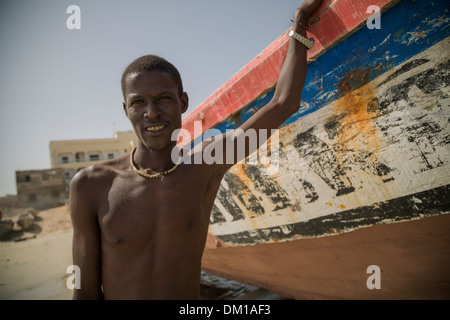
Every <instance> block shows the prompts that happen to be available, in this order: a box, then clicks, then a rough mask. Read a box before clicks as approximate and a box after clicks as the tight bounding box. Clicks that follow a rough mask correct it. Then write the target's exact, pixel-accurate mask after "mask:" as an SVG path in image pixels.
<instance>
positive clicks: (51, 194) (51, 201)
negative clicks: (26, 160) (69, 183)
mask: <svg viewBox="0 0 450 320" xmlns="http://www.w3.org/2000/svg"><path fill="white" fill-rule="evenodd" d="M16 183H17V198H18V205H19V207H21V208H27V207H31V208H34V209H37V210H43V209H48V208H53V207H57V206H61V205H63V204H64V203H65V201H66V199H67V197H68V192H67V188H66V185H65V179H64V172H63V170H62V169H47V170H27V171H16Z"/></svg>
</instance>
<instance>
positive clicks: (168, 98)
mask: <svg viewBox="0 0 450 320" xmlns="http://www.w3.org/2000/svg"><path fill="white" fill-rule="evenodd" d="M170 100H171V98H170V97H168V96H163V97H160V98H159V101H161V102H169V101H170Z"/></svg>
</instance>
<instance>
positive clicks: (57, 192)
mask: <svg viewBox="0 0 450 320" xmlns="http://www.w3.org/2000/svg"><path fill="white" fill-rule="evenodd" d="M52 197H53V198H59V191H56V190H53V191H52Z"/></svg>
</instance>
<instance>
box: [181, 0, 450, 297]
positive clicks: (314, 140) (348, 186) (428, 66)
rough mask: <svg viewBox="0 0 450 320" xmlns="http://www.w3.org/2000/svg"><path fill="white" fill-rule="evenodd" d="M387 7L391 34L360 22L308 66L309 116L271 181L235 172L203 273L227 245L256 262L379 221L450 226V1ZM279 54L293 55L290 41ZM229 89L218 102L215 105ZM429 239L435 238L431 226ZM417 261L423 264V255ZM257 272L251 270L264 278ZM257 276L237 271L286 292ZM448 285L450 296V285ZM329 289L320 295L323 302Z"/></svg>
mask: <svg viewBox="0 0 450 320" xmlns="http://www.w3.org/2000/svg"><path fill="white" fill-rule="evenodd" d="M374 2H375V3H374V4H376V2H377V1H374ZM379 2H380V7H383V6H384V7H383V13H382V16H381V19H382V29H381V30H369V29H368V28H367V27H366V26H365V25H363V26H361V24H362V23H363V22H364V21H360V23H357V22H354V25H355V27H354V28H352V29H349V30H347V32H348V35H347V36H345V37H343V39H341V40H340V42H339V43H335V42H332V41H331V42H330V44H329V46H327V45H323V48H326V49H325V50H322V51H321V52H320V54H319V53H317V56H315V57H310V58H312V60H313V61H310V62H309V64H308V76H307V80H306V85H305V88H304V90H303V95H302V103H301V108H300V110H299V112H297V113H296V114H295V115H293V116H292V117H291V118H290V119H289V120H288V121H287V122H286V123H285V124H284V125H283V126H282V127H281V128H280V130H279V139H280V146H281V147H280V149H279V152H278V153H277V154H276V155H277V156H278V158H279V168H278V171H277V172H276V174H267V173H268V170H267V168H266V167H265V166H263V165H261V164H257V165H249V164H237V165H235V166H233V167H232V168H231V169H230V170H229V172H228V173H227V174H226V175H225V177H224V179H223V181H222V185H221V187H220V189H219V192H218V194H217V197H216V201H215V205H214V207H213V211H212V214H211V221H210V229H209V232H210V234H211V235H213V236H214V237H215V238H216V239H217V241H216V242H214V243H220V244H221V248H217V249H212V247H213V246H211V247H210V248H208V249H207V250H205V254H204V263H203V265H204V267H205V268H206V269H207V270H208V271H210V272H211V271H214V269H217V270H219V269H220V267H218V266H217V265H216V266H215V267H214V263H212V262H211V260H210V259H209V255H220V252H221V250H225V249H227V250H230V248H222V247H226V246H228V247H246V248H249V249H248V250H250V251H248V252H247V254H249V255H250V253H249V252H251V248H252V247H255V248H256V246H255V245H264V246H268V245H273V244H279V245H281V243H280V242H283V243H286V242H292V243H293V245H292V246H291V247H292V248H296V246H295V245H294V243H298V242H299V241H300V242H301V241H306V240H309V239H319V238H323V237H327V236H333V237H336V236H338V237H340V236H344V235H345V234H348V233H351V232H350V231H354V232H356V231H359V230H360V232H362V233H364V232H369V231H367V230H368V229H367V228H374V227H375V226H378V225H380V224H395V223H407V222H412V221H414V223H416V225H417V224H420V223H421V222H422V221H428V220H425V219H428V217H436V216H446V217H447V218H446V219H443V220H442V221H445V223H447V224H449V220H448V216H449V215H448V213H450V164H449V160H450V54H449V52H450V28H449V22H448V16H449V13H448V9H447V6H446V1H444V0H438V1H436V0H435V1H431V2H430V3H428V2H420V1H413V0H403V1H379ZM347 4H348V1H339V0H337V1H334V2H333V8H334V9H333V10H337V11H340V12H344V11H346V10H347V11H348V10H350V9H349V8H348V7H346V6H347ZM330 10H332V9H331V7H329V8H327V10H325V11H324V12H322V13H321V14H320V16H319V18H322V20H321V22H318V23H317V25H316V26H315V27H316V30H317V32H316V33H318V34H321V35H322V37H323V38H325V37H324V36H323V33H326V31H324V30H325V29H326V28H327V25H326V21H327V19H328V18H329V16H330V15H332V14H331V13H330ZM333 12H334V11H333ZM335 13H336V12H334V13H333V14H335ZM327 17H328V18H327ZM319 20H320V19H319ZM344 22H345V23H343V24H347V22H346V21H344ZM321 23H323V25H322V26H321ZM357 25H359V27H358V28H357V27H356V26H357ZM321 28H322V29H321ZM321 32H322V33H321ZM276 45H278V46H280V48H282V47H283V46H284V44H283V42H282V41H281V40H280V39H277V40H276ZM272 52H276V53H277V52H278V51H271V53H270V54H271V56H270V57H269V58H270V59H272V55H273V53H272ZM259 58H260V59H262V60H264V57H259ZM269 58H268V59H269ZM267 68H268V71H267V73H268V74H270V75H272V74H273V71H272V69H270V68H269V67H267ZM269 69H270V70H269ZM276 69H279V68H278V67H277V68H276ZM258 72H259V73H261V72H262V71H261V70H259V71H258ZM238 80H239V79H238ZM238 80H236V79H234V80H233V81H235V82H233V81H232V83H231V84H229V85H227V90H232V89H233V83H235V84H236V87H240V86H241V85H242V83H240V82H238ZM238 84H239V85H238ZM229 88H231V89H229ZM236 90H239V89H236ZM223 92H225V91H223V90H222V91H220V92H219V93H218V94H217V96H218V98H217V96H216V98H217V101H221V100H220V94H222V93H223ZM272 95H273V87H271V86H270V85H268V86H266V87H265V88H264V90H261V91H260V94H259V96H257V97H253V96H249V97H248V100H245V99H244V98H242V99H241V100H242V101H241V103H242V106H241V108H240V109H239V110H234V111H233V112H232V114H229V116H228V117H225V118H222V119H219V118H218V119H217V122H216V123H215V124H214V125H212V126H211V127H213V128H216V129H219V130H221V131H222V132H225V130H227V129H233V128H236V127H238V126H239V125H240V124H242V123H243V122H244V121H245V120H246V119H248V118H249V117H250V116H251V115H252V114H253V113H254V112H256V111H257V110H258V109H260V108H261V107H262V106H264V105H265V104H266V103H268V102H269V101H270V99H271V97H272ZM209 107H210V106H209V105H208V108H209ZM205 108H206V106H205ZM217 108H218V110H219V109H220V102H219V104H218V106H217ZM218 114H221V113H220V112H218ZM187 127H189V124H187ZM197 140H198V139H197ZM263 148H264V147H263ZM433 221H436V220H433ZM427 223H428V222H427ZM447 226H448V225H447ZM428 227H429V225H428ZM364 230H366V231H364ZM392 230H394V229H392ZM396 230H397V229H396ZM398 230H406V229H405V228H403V229H402V228H399V229H398ZM429 230H430V232H431V233H432V232H433V231H432V230H433V229H432V227H429ZM370 232H372V231H370ZM370 232H369V233H370ZM441 232H443V231H442V230H441ZM447 232H448V228H447ZM369 233H368V234H369ZM371 237H372V238H370V239H369V240H367V241H369V242H370V241H375V240H374V239H376V236H375V238H373V234H371ZM432 239H433V241H431V240H430V242H429V243H428V245H429V249H430V252H434V251H435V253H436V256H440V257H441V258H442V257H444V256H449V254H450V252H449V250H448V249H443V248H448V247H450V246H449V245H450V243H449V237H448V234H446V235H445V236H437V237H432ZM383 245H384V248H389V246H391V248H396V247H397V246H398V244H392V245H390V244H388V243H384V244H383ZM403 245H404V244H403ZM286 247H289V245H286ZM422 249H423V248H422ZM211 250H213V251H211ZM214 250H215V251H214ZM349 250H351V249H349ZM377 250H381V247H377ZM443 250H444V251H443ZM445 250H446V251H445ZM223 252H226V251H223ZM285 253H286V254H285V256H284V257H280V256H279V255H277V257H278V259H285V263H290V262H289V261H290V259H294V260H295V259H301V257H298V256H297V255H299V254H303V253H301V252H299V253H298V252H295V251H293V252H292V251H286V252H285ZM410 254H411V255H412V256H413V255H414V250H413V249H411V250H410ZM417 254H420V253H419V252H417ZM294 257H295V258H294ZM356 258H357V257H355V259H356ZM221 259H223V263H224V264H225V265H231V264H232V263H233V259H234V258H233V256H232V255H229V256H227V255H226V254H224V255H222V256H221ZM437 261H438V260H437ZM410 262H411V261H410V260H408V261H405V263H410ZM349 263H352V262H351V261H349ZM374 263H375V264H376V262H374ZM436 263H438V262H436ZM441 264H442V265H441V266H440V267H443V268H444V269H445V268H446V269H447V270H449V269H450V264H449V261H448V259H443V260H442V259H441ZM385 267H386V266H385ZM403 267H406V265H405V266H403ZM254 268H255V269H254V270H252V271H253V272H255V273H257V272H258V271H260V270H258V267H256V266H255V267H254ZM431 270H432V266H430V270H429V271H430V272H432V271H431ZM248 271H249V270H247V271H245V270H239V269H235V270H234V274H235V275H236V277H237V278H239V279H240V280H241V281H242V280H244V281H245V280H247V281H248V282H250V283H252V284H256V285H263V286H265V287H266V288H268V289H269V290H270V289H274V288H275V290H276V288H277V285H276V281H275V280H274V281H271V280H270V279H267V280H266V281H267V282H266V283H265V285H264V283H261V282H260V280H258V281H256V280H255V279H253V280H252V276H251V273H252V272H248ZM272 271H273V272H275V271H276V270H272ZM422 271H423V270H422ZM290 272H292V270H291V271H290ZM299 272H301V270H299ZM361 272H364V270H362V271H361ZM275 273H276V272H275ZM425 273H426V270H425ZM269 274H270V272H269V273H268V277H270V275H269ZM423 274H424V273H423V272H422V273H421V274H420V276H423ZM228 276H230V275H229V274H228ZM290 276H292V275H286V277H290ZM299 276H300V275H299ZM301 276H305V274H302V275H301ZM295 285H299V286H300V285H301V283H297V284H295V283H294V284H293V286H292V288H291V289H292V290H293V291H295ZM350 286H351V285H350ZM440 286H441V287H442V284H440ZM443 286H444V287H445V288H447V289H448V292H450V284H449V282H448V281H447V282H446V283H445V284H444V285H443ZM416 289H417V290H421V289H420V288H419V287H417V288H416ZM441 289H442V288H441ZM430 290H431V289H430ZM444 291H445V290H444ZM326 292H327V290H326V289H324V290H323V291H322V292H321V293H320V294H319V295H323V296H324V297H325V296H327V294H326ZM278 293H279V294H282V293H280V291H278ZM293 296H294V297H296V298H300V297H302V296H301V294H298V295H293ZM431 296H433V295H430V297H431ZM444 296H445V295H444ZM449 296H450V294H448V295H447V296H445V297H447V298H449ZM333 297H336V296H333ZM337 297H339V296H337ZM385 297H388V296H385ZM392 297H394V298H395V297H396V295H395V293H394V294H393V295H390V296H389V298H392ZM397 297H398V298H401V297H400V296H399V295H397ZM440 297H442V295H440Z"/></svg>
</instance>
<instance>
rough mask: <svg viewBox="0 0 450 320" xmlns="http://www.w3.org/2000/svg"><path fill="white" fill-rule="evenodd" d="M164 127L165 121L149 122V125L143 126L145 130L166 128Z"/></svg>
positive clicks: (155, 130) (151, 130) (154, 130)
mask: <svg viewBox="0 0 450 320" xmlns="http://www.w3.org/2000/svg"><path fill="white" fill-rule="evenodd" d="M166 127H167V124H165V123H157V124H151V125H147V126H145V131H148V132H159V131H162V130H164V128H166Z"/></svg>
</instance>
